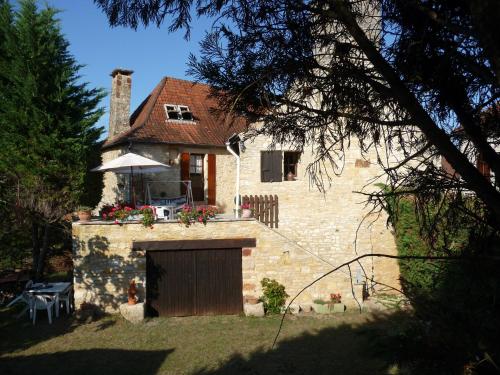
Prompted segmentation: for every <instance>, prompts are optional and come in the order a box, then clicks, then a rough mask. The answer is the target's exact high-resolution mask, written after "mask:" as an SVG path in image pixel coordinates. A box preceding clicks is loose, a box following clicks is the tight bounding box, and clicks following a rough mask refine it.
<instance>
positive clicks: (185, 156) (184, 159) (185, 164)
mask: <svg viewBox="0 0 500 375" xmlns="http://www.w3.org/2000/svg"><path fill="white" fill-rule="evenodd" d="M189 179H190V178H189V153H188V152H183V153H182V154H181V180H183V181H184V180H189ZM181 193H182V194H186V185H184V184H183V183H181Z"/></svg>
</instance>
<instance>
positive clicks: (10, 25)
mask: <svg viewBox="0 0 500 375" xmlns="http://www.w3.org/2000/svg"><path fill="white" fill-rule="evenodd" d="M1 5H2V6H1V17H2V18H1V25H0V33H2V34H0V38H1V39H0V51H6V54H5V55H2V62H1V63H0V82H3V83H0V84H3V87H2V88H3V90H2V91H3V93H2V94H1V95H2V100H1V103H0V127H1V132H0V174H1V175H2V176H3V178H4V179H6V180H8V183H9V186H10V189H9V194H10V196H9V199H10V201H9V202H8V203H9V204H8V207H9V209H10V210H11V211H13V210H17V211H18V212H20V213H21V216H22V217H24V218H26V219H28V220H29V222H30V223H31V225H32V244H33V261H34V265H33V266H34V268H35V270H36V275H37V276H38V277H39V276H40V275H41V274H42V272H43V264H44V260H45V256H46V254H47V251H48V248H49V243H50V231H51V228H54V227H57V224H58V223H60V222H61V220H62V218H63V216H64V215H65V214H67V213H69V212H72V211H73V210H74V209H75V206H76V205H77V204H78V203H79V202H80V200H81V197H82V195H83V194H84V192H85V186H84V181H85V178H86V174H87V173H88V160H90V158H89V154H90V153H91V152H95V145H96V144H97V142H98V140H99V138H100V136H101V133H102V129H101V128H97V127H96V126H95V124H96V122H97V120H98V119H99V117H100V116H101V115H102V112H103V111H102V109H101V108H99V107H98V105H99V101H100V100H101V99H102V97H103V92H102V90H99V89H89V88H88V87H87V84H81V83H79V82H78V81H79V78H80V77H79V75H78V72H79V70H80V68H81V65H79V64H77V63H76V61H75V59H74V58H73V57H72V56H71V54H70V53H69V43H68V42H67V41H66V39H65V38H64V36H63V35H62V32H61V29H60V26H59V21H58V20H57V18H56V14H57V11H56V10H54V9H52V8H50V7H47V8H45V9H38V8H37V6H36V3H35V1H34V0H26V1H22V2H21V3H20V8H19V10H18V12H15V13H14V12H13V10H12V7H11V6H10V5H9V3H8V2H6V1H5V0H2V4H1ZM2 35H4V36H3V38H2Z"/></svg>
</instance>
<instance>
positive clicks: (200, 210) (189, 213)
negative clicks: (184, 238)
mask: <svg viewBox="0 0 500 375" xmlns="http://www.w3.org/2000/svg"><path fill="white" fill-rule="evenodd" d="M216 215H217V208H215V207H212V206H199V207H192V206H189V205H184V207H183V208H182V210H181V211H180V212H179V214H178V215H177V217H178V218H179V222H180V223H182V224H184V225H185V226H186V228H187V227H189V226H191V224H194V223H196V222H198V223H202V224H203V225H207V221H208V220H210V219H213V218H215V216H216Z"/></svg>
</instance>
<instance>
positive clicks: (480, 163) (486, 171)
mask: <svg viewBox="0 0 500 375" xmlns="http://www.w3.org/2000/svg"><path fill="white" fill-rule="evenodd" d="M476 164H477V169H479V172H481V174H482V175H483V176H484V177H486V178H487V179H488V181H491V169H490V166H489V165H488V164H487V163H486V162H485V161H484V159H483V156H482V155H478V157H477V163H476Z"/></svg>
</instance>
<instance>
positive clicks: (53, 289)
mask: <svg viewBox="0 0 500 375" xmlns="http://www.w3.org/2000/svg"><path fill="white" fill-rule="evenodd" d="M70 288H71V283H68V282H59V283H36V284H33V285H32V286H31V288H29V289H28V290H26V292H28V293H30V294H51V295H54V296H55V301H56V303H55V305H56V317H57V318H58V317H59V295H61V294H65V293H66V292H67V291H68V290H69V289H70Z"/></svg>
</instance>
